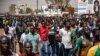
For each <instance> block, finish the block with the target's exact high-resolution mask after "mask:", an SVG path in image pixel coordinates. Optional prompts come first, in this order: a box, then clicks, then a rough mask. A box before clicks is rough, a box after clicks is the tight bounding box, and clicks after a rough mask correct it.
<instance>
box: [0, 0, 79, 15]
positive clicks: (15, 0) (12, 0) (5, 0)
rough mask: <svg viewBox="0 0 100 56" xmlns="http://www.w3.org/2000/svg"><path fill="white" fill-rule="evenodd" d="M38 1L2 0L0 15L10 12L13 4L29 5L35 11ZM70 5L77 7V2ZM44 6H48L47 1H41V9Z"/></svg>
mask: <svg viewBox="0 0 100 56" xmlns="http://www.w3.org/2000/svg"><path fill="white" fill-rule="evenodd" d="M36 1H37V0H0V13H4V12H8V11H9V6H10V5H11V4H27V5H28V6H29V7H31V8H32V9H33V10H35V9H36V8H37V7H36V5H37V3H36ZM70 4H71V5H72V6H73V7H77V1H76V0H71V2H70ZM42 5H46V2H45V0H39V8H41V6H42Z"/></svg>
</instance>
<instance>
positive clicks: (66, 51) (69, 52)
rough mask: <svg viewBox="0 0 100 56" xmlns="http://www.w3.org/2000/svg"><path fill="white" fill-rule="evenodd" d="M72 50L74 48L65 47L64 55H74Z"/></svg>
mask: <svg viewBox="0 0 100 56" xmlns="http://www.w3.org/2000/svg"><path fill="white" fill-rule="evenodd" d="M71 50H72V48H69V49H65V55H64V56H71V55H72V53H71Z"/></svg>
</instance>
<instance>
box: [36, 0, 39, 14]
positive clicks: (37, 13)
mask: <svg viewBox="0 0 100 56" xmlns="http://www.w3.org/2000/svg"><path fill="white" fill-rule="evenodd" d="M38 3H39V1H38V0H37V11H36V14H37V15H38Z"/></svg>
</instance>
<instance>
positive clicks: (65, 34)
mask: <svg viewBox="0 0 100 56" xmlns="http://www.w3.org/2000/svg"><path fill="white" fill-rule="evenodd" d="M59 34H60V35H61V36H62V43H63V44H64V47H65V56H69V55H70V54H69V53H70V50H71V49H72V42H71V30H70V27H69V26H66V27H65V28H62V29H60V30H59Z"/></svg>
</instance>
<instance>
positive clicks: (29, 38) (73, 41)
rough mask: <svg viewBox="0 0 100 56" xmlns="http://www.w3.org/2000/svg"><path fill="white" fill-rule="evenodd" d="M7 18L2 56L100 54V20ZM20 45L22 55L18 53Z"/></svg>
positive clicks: (35, 17)
mask: <svg viewBox="0 0 100 56" xmlns="http://www.w3.org/2000/svg"><path fill="white" fill-rule="evenodd" d="M6 18H7V19H6V20H4V31H5V33H4V34H3V35H2V36H1V39H0V40H1V42H0V43H1V44H0V56H11V55H13V56H96V55H100V53H99V51H98V50H99V49H100V48H99V42H100V18H94V17H88V18H77V17H76V16H75V17H71V18H69V17H67V16H66V15H64V16H63V17H59V16H53V17H44V16H34V17H32V16H19V17H18V16H7V17H6ZM17 42H18V43H19V52H20V53H16V43H17ZM97 49H98V50H97Z"/></svg>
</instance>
